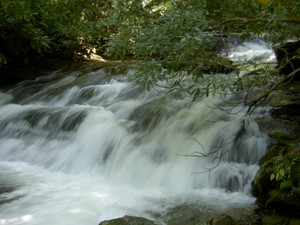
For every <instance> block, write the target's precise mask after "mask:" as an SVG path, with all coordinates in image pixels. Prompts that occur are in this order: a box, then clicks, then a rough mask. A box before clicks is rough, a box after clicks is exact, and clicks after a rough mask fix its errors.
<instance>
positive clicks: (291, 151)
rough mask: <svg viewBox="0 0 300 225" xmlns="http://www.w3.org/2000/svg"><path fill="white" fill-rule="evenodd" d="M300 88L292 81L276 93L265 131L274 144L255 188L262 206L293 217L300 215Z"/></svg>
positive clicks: (261, 168) (262, 160)
mask: <svg viewBox="0 0 300 225" xmlns="http://www.w3.org/2000/svg"><path fill="white" fill-rule="evenodd" d="M299 87H300V83H299V81H295V82H292V83H291V84H290V86H288V87H284V88H285V89H284V90H279V91H278V93H277V94H275V95H279V98H276V96H273V99H274V101H273V102H274V103H273V104H274V105H273V108H274V110H273V112H272V116H273V118H271V119H270V120H269V121H267V123H268V126H269V127H268V128H267V129H268V130H267V131H266V132H267V133H268V134H269V136H270V137H271V138H272V143H271V145H270V147H269V150H268V152H267V153H266V154H265V155H264V156H263V157H262V158H261V160H260V162H259V164H260V170H259V171H258V173H257V175H256V177H255V180H254V183H253V188H252V193H253V195H254V196H255V197H257V205H258V206H259V207H260V208H261V209H266V210H273V211H275V212H278V213H283V214H287V215H289V216H292V217H300V114H299V109H300V91H299ZM270 124H271V126H270ZM272 124H273V125H272ZM272 126H273V127H272Z"/></svg>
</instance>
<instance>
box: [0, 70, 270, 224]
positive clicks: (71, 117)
mask: <svg viewBox="0 0 300 225" xmlns="http://www.w3.org/2000/svg"><path fill="white" fill-rule="evenodd" d="M106 73H107V70H104V69H98V70H95V71H94V72H90V73H89V74H88V75H85V76H80V74H79V73H78V72H62V71H56V72H54V73H53V74H51V75H49V77H45V78H41V79H38V80H36V81H32V82H31V81H30V82H23V83H21V84H19V85H17V86H16V87H14V88H12V89H10V90H6V91H3V92H0V96H1V101H0V224H1V225H7V224H10V225H12V224H14V225H15V224H30V225H34V224H43V225H48V224H49V225H53V224H56V225H65V224H66V225H67V224H81V225H82V224H84V225H92V224H98V223H99V222H101V221H103V220H106V219H112V218H116V217H121V216H124V215H125V214H127V215H135V216H144V217H147V218H150V219H153V220H156V222H157V223H159V224H164V223H165V222H166V219H165V215H166V214H167V213H168V212H169V211H170V210H171V209H172V208H174V207H176V206H179V205H183V204H185V205H195V206H196V207H198V208H199V209H201V211H203V213H204V214H205V213H209V212H212V211H216V212H218V211H223V210H228V209H230V208H234V207H253V203H254V200H255V199H254V198H253V197H252V196H251V194H250V188H251V182H252V180H253V177H254V175H255V173H256V172H257V170H258V166H257V161H258V159H259V158H260V157H261V156H262V154H263V153H264V152H265V150H266V145H267V137H265V135H264V134H262V133H261V132H260V131H259V128H258V125H257V124H256V122H255V118H254V117H252V118H251V117H247V118H244V113H245V111H246V108H242V106H236V107H235V108H233V111H232V113H231V114H229V115H228V114H227V113H226V112H225V111H223V110H222V108H220V107H216V106H219V105H224V103H223V102H222V101H221V100H219V99H217V98H216V99H213V98H208V99H206V100H203V101H199V102H195V103H193V104H191V103H189V101H187V100H178V99H177V100H176V99H171V98H169V97H165V96H163V95H162V94H159V93H155V92H151V93H145V92H141V91H140V90H137V89H136V88H133V87H132V86H131V85H130V83H129V82H128V81H126V80H122V79H119V78H118V79H117V78H108V77H106ZM48 78H49V79H48ZM223 107H224V106H223ZM257 116H264V115H263V113H262V114H260V115H257ZM241 121H244V122H245V124H246V126H245V129H241V127H242V124H243V123H242V122H241ZM237 136H238V138H237V139H236V137H237ZM193 152H198V154H201V153H202V154H209V153H210V155H209V156H208V157H204V158H203V157H202V158H199V157H188V156H184V155H190V154H192V153H193ZM199 152H200V153H199ZM219 159H221V161H220V160H219ZM216 165H218V166H217V167H216V168H215V169H213V170H209V169H210V168H213V167H214V166H216Z"/></svg>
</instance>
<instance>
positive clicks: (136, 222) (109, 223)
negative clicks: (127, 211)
mask: <svg viewBox="0 0 300 225" xmlns="http://www.w3.org/2000/svg"><path fill="white" fill-rule="evenodd" d="M99 225H156V224H155V223H154V222H153V221H151V220H148V219H146V218H143V217H136V216H128V215H126V216H123V217H121V218H117V219H112V220H105V221H103V222H101V223H100V224H99Z"/></svg>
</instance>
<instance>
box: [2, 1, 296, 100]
mask: <svg viewBox="0 0 300 225" xmlns="http://www.w3.org/2000/svg"><path fill="white" fill-rule="evenodd" d="M229 9H230V10H229ZM299 11H300V2H299V1H294V0H287V1H279V0H269V1H268V3H266V4H259V3H258V2H257V1H256V0H251V1H249V0H216V1H211V0H188V1H181V0H175V1H169V0H147V1H140V0H131V1H126V0H114V1H113V0H96V1H92V0H46V1H44V0H30V1H28V0H5V1H0V28H1V29H0V42H1V43H5V44H2V45H1V46H0V65H3V64H4V63H8V64H9V63H10V62H12V61H23V62H27V61H30V60H31V59H32V58H33V59H34V58H41V57H49V56H50V57H56V58H67V59H70V58H74V57H75V58H76V57H83V56H84V55H87V54H89V52H90V50H91V49H93V48H96V49H97V50H98V53H100V54H102V55H105V56H106V57H108V58H109V59H121V60H125V59H134V60H136V61H138V62H143V63H141V64H140V67H139V68H138V71H137V73H136V74H135V75H134V79H135V80H136V83H138V84H141V85H142V86H144V87H145V88H146V89H150V88H151V87H152V86H163V87H167V91H168V92H169V91H172V92H176V93H181V94H183V95H191V96H192V97H193V99H197V98H198V97H199V96H202V95H206V96H207V95H210V94H216V93H218V92H222V93H223V92H226V90H230V91H234V92H238V91H239V90H241V89H243V88H249V90H250V89H251V88H252V87H253V86H255V85H262V84H266V83H268V81H269V78H270V76H269V75H270V73H269V72H268V71H266V73H264V76H263V78H259V77H260V76H257V77H255V78H254V79H250V78H246V79H244V78H243V79H242V78H241V76H240V75H239V74H238V73H236V74H234V75H233V76H234V79H233V81H232V80H229V79H227V78H226V77H224V76H222V77H221V78H220V77H219V76H214V75H213V74H216V73H221V74H224V73H228V72H232V71H234V70H235V69H236V68H235V66H234V65H232V63H231V62H230V61H229V60H227V59H224V58H223V57H222V56H221V55H220V54H219V51H220V49H221V48H222V47H223V46H224V45H226V39H224V35H227V34H228V33H229V34H230V33H239V34H240V36H241V38H243V39H246V38H249V37H250V36H252V35H253V34H256V35H264V36H265V35H267V36H268V37H269V39H270V40H272V41H282V40H286V39H298V38H299V34H300V30H299V29H300V28H299V24H300V19H299V16H298V15H299ZM224 42H225V43H224ZM260 75H261V74H260ZM253 82H254V83H253Z"/></svg>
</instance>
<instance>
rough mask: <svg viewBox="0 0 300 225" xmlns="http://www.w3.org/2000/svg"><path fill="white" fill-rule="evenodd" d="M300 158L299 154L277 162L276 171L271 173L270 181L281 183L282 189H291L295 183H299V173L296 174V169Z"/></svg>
mask: <svg viewBox="0 0 300 225" xmlns="http://www.w3.org/2000/svg"><path fill="white" fill-rule="evenodd" d="M299 159H300V158H299V157H297V156H295V157H293V158H291V157H289V156H288V157H286V158H285V159H284V160H280V161H279V162H278V163H277V164H276V166H275V171H274V173H272V174H271V175H270V181H273V180H275V181H276V183H278V184H279V188H280V190H281V191H289V190H291V188H292V187H293V186H294V185H296V184H297V183H299V180H297V179H299V175H296V174H294V171H297V166H298V165H299V162H300V161H299ZM298 172H299V171H298ZM293 175H294V177H293Z"/></svg>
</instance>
